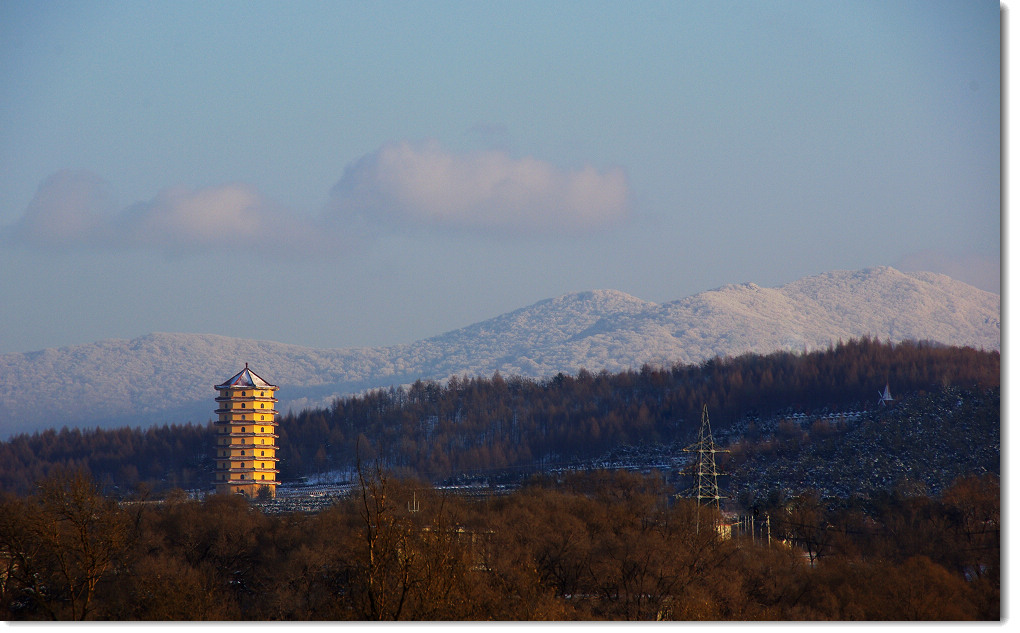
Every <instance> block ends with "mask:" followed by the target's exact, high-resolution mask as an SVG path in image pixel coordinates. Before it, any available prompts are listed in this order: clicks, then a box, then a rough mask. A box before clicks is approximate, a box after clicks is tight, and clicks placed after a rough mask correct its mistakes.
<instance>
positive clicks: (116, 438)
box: [0, 338, 1000, 497]
mask: <svg viewBox="0 0 1020 633" xmlns="http://www.w3.org/2000/svg"><path fill="white" fill-rule="evenodd" d="M999 376H1000V359H999V353H998V352H994V351H991V352H989V351H983V350H974V349H971V348H957V347H946V346H942V345H938V344H935V343H930V342H923V341H922V342H917V341H908V342H901V343H897V344H893V343H889V342H882V341H879V340H877V339H873V338H863V339H855V340H851V341H846V342H839V343H838V344H835V345H833V346H831V347H829V348H828V349H827V350H821V351H816V352H809V353H789V352H777V353H773V354H768V355H757V354H747V355H743V356H740V357H736V358H717V359H713V360H709V361H707V362H704V363H701V364H698V365H680V364H677V365H674V366H672V367H657V368H656V367H651V366H644V367H642V368H640V369H635V370H632V371H627V372H621V373H614V374H609V373H607V372H598V373H593V372H590V371H586V370H580V371H579V372H578V373H577V374H576V375H566V374H559V375H556V376H554V377H551V378H548V379H543V380H533V379H525V378H521V377H517V376H507V377H504V376H501V375H499V374H498V373H497V374H494V375H493V376H491V377H469V376H463V377H453V378H451V379H450V380H449V381H447V382H444V383H439V382H434V381H417V382H415V383H414V384H412V385H409V386H401V387H392V388H389V389H380V390H376V391H371V392H368V393H364V394H360V395H354V396H348V397H343V398H337V399H336V400H335V401H334V402H333V404H332V406H330V407H328V408H322V409H309V410H304V411H297V412H287V413H286V414H284V415H282V416H281V417H280V419H279V429H278V433H279V436H280V437H279V440H278V444H279V446H280V450H279V456H280V458H281V461H280V463H279V469H280V479H281V480H282V481H283V482H293V481H297V480H298V479H300V478H302V477H308V476H315V475H317V474H320V473H327V472H336V471H346V472H351V471H352V470H353V468H354V465H355V462H356V459H357V454H358V452H359V451H360V453H361V456H362V457H363V458H364V459H369V460H373V461H375V462H378V463H380V464H382V465H383V466H384V467H385V468H386V469H387V470H388V471H390V472H393V473H395V474H397V475H398V476H400V477H405V478H414V479H421V480H424V481H429V482H433V483H436V482H440V481H443V480H444V479H447V478H450V477H453V476H463V475H492V474H497V473H505V472H517V473H524V474H530V473H538V472H542V471H545V470H548V469H549V467H550V466H552V465H556V464H564V463H568V462H571V461H577V460H586V459H592V458H596V457H598V456H600V455H604V454H606V453H607V452H609V451H612V450H616V449H617V448H619V447H621V446H627V445H648V444H680V443H689V442H690V440H691V439H692V438H693V436H694V434H695V433H696V432H697V429H698V425H699V422H700V412H701V410H702V407H703V406H705V405H707V406H708V407H709V410H710V411H711V413H712V423H713V429H714V430H716V431H719V432H721V433H726V432H727V431H728V430H729V429H731V428H734V427H736V426H740V425H745V426H746V420H747V419H748V418H749V417H750V418H754V417H758V418H760V417H762V416H767V415H775V414H779V413H783V412H786V413H793V412H798V411H802V412H811V411H825V410H827V411H845V410H856V409H870V408H873V407H874V406H875V397H876V393H877V391H878V390H880V389H882V388H883V387H884V385H886V384H887V383H888V384H891V385H892V387H893V389H894V390H895V391H896V392H897V393H899V394H911V393H919V392H920V393H923V392H926V391H928V392H935V391H938V390H940V389H944V388H946V387H947V386H956V387H963V388H967V389H977V390H981V389H989V388H995V389H997V388H998V386H999ZM213 407H214V404H213V402H212V397H210V414H211V412H212V409H213ZM210 417H211V415H210ZM996 424H997V420H996ZM58 428H59V429H60V430H57V429H58ZM212 445H213V429H212V425H211V423H208V424H204V425H203V424H190V423H189V424H168V425H163V426H158V427H151V428H146V429H142V428H121V429H114V430H104V429H99V428H96V429H86V430H81V429H68V428H66V427H63V428H61V425H60V421H59V420H54V425H53V428H52V429H50V430H46V431H43V432H37V433H33V434H31V435H28V434H23V435H18V436H15V437H12V438H11V439H9V440H7V441H4V442H0V490H5V491H9V492H12V493H16V494H21V495H26V494H30V493H31V492H32V491H33V490H34V489H35V485H36V482H38V481H40V480H42V479H44V478H46V477H47V476H49V475H50V474H51V473H53V472H56V471H58V470H66V469H84V470H86V471H87V472H89V473H90V474H91V475H92V477H93V478H94V479H95V481H96V482H97V484H98V485H99V486H100V487H101V489H102V490H103V491H104V493H105V494H109V495H112V496H115V497H126V496H130V495H132V494H134V492H135V491H136V490H137V489H139V487H142V488H145V489H150V490H154V491H156V492H160V491H168V490H172V489H176V488H181V489H207V488H209V487H210V486H211V482H212V476H213V460H212V448H211V447H212Z"/></svg>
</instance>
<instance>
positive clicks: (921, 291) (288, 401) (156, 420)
mask: <svg viewBox="0 0 1020 633" xmlns="http://www.w3.org/2000/svg"><path fill="white" fill-rule="evenodd" d="M999 315H1000V297H999V295H997V294H993V293H989V292H985V291H983V290H979V289H977V288H974V287H972V286H969V285H967V284H965V283H962V282H959V281H956V280H954V279H951V278H949V277H946V276H944V275H938V274H934V273H902V272H899V271H897V270H894V269H892V268H888V267H882V268H872V269H868V270H862V271H839V272H831V273H826V274H822V275H817V276H813V277H807V278H805V279H801V280H799V281H795V282H793V283H790V284H787V285H785V286H782V287H779V288H763V287H760V286H757V285H755V284H753V283H745V284H740V285H729V286H724V287H722V288H718V289H716V290H710V291H707V292H702V293H699V294H696V295H693V296H690V297H686V298H684V299H680V300H677V301H672V302H669V303H665V304H656V303H651V302H648V301H643V300H641V299H637V298H635V297H632V296H630V295H627V294H625V293H622V292H617V291H615V290H595V291H590V292H581V293H576V294H569V295H564V296H562V297H558V298H555V299H547V300H545V301H540V302H538V303H536V304H534V305H531V306H528V307H525V308H521V309H519V310H515V311H513V312H509V313H507V314H503V315H500V316H498V317H495V318H493V319H489V320H487V321H483V322H481V323H477V324H475V325H470V326H467V327H464V328H461V329H458V330H454V331H451V332H447V333H445V334H441V335H439V336H435V337H432V338H428V339H424V340H421V341H418V342H415V343H410V344H406V345H395V346H390V347H377V348H347V349H331V350H322V349H313V348H308V347H300V346H297V345H287V344H283V343H273V342H268V341H254V340H248V339H239V338H230V337H225V336H214V335H207V334H158V333H157V334H149V335H147V336H143V337H140V338H137V339H133V340H129V341H128V340H105V341H99V342H97V343H92V344H87V345H75V346H70V347H64V348H60V349H47V350H43V351H39V352H30V353H24V354H4V355H0V439H4V438H6V437H9V436H10V435H12V434H16V433H21V432H31V431H33V430H36V429H40V428H51V427H55V428H60V427H62V426H68V427H74V426H91V427H94V426H104V427H111V426H141V427H145V426H149V425H152V424H163V423H181V422H187V421H193V422H204V421H205V420H208V419H211V418H212V410H213V408H214V403H213V397H214V396H215V393H214V391H213V388H212V386H213V385H215V384H217V383H219V382H221V381H222V380H224V379H226V378H229V377H230V376H231V375H233V374H234V373H236V372H237V371H238V369H240V368H241V367H243V363H245V362H247V363H249V364H250V365H251V366H252V367H253V368H254V369H255V370H256V371H257V372H258V373H259V374H260V375H262V376H264V377H265V378H267V379H268V380H270V381H271V382H273V383H274V384H277V385H279V386H280V392H279V396H280V398H281V402H280V405H279V409H280V410H281V411H283V412H286V411H287V410H288V409H293V410H298V409H301V408H303V407H305V406H312V405H322V404H324V403H326V402H328V401H329V400H330V399H331V398H332V397H334V396H336V395H344V394H350V393H356V392H358V391H362V390H365V389H369V388H374V387H386V386H389V385H396V384H407V383H411V382H413V381H414V380H416V379H418V378H422V379H436V380H442V379H445V378H448V377H449V376H451V375H465V374H466V375H469V376H476V375H483V376H489V375H492V373H493V372H495V371H499V372H500V373H502V374H504V375H514V374H516V375H523V376H528V377H544V376H551V375H554V374H556V373H557V372H565V373H575V372H576V371H577V370H578V369H580V368H582V367H583V368H586V369H589V370H591V371H598V370H601V369H606V370H608V371H621V370H625V369H629V368H639V367H641V366H642V365H644V364H646V363H647V364H653V365H671V364H673V363H676V362H683V363H696V362H701V361H703V360H707V359H709V358H712V357H715V356H726V355H730V356H735V355H739V354H742V353H745V352H761V353H767V352H771V351H776V350H792V351H805V350H812V349H817V348H820V347H826V346H828V345H829V344H830V343H834V342H836V341H838V340H840V339H842V340H848V339H851V338H856V337H861V336H864V335H871V336H875V337H878V338H879V339H881V340H886V339H889V340H892V341H901V340H908V339H915V340H922V339H927V340H933V341H938V342H941V343H946V344H950V345H969V346H972V347H975V348H983V349H987V350H998V349H999V348H1000V340H1001V333H1000V327H1001V326H1000V322H999Z"/></svg>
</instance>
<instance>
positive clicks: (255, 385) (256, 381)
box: [215, 363, 276, 389]
mask: <svg viewBox="0 0 1020 633" xmlns="http://www.w3.org/2000/svg"><path fill="white" fill-rule="evenodd" d="M231 387H251V388H252V389H276V385H271V384H269V383H268V382H266V381H265V380H264V379H263V378H262V377H261V376H259V375H258V374H256V373H255V372H253V371H252V370H250V369H248V363H245V364H244V369H242V370H241V371H239V372H237V373H236V374H234V376H233V377H232V378H231V379H230V380H228V381H227V382H225V383H223V384H222V385H216V387H215V389H228V388H231Z"/></svg>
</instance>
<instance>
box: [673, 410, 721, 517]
mask: <svg viewBox="0 0 1020 633" xmlns="http://www.w3.org/2000/svg"><path fill="white" fill-rule="evenodd" d="M683 450H684V452H685V453H697V457H696V458H695V462H694V466H693V468H692V469H691V470H692V474H693V475H694V487H693V488H691V490H690V494H689V495H688V496H689V497H691V498H692V499H695V500H697V503H698V512H697V516H696V518H695V524H694V529H695V531H697V529H698V522H699V519H700V515H701V512H700V510H701V506H702V505H703V504H704V505H714V506H715V510H716V512H717V513H718V512H719V500H720V499H723V498H724V497H723V496H722V495H720V494H719V475H721V474H723V473H720V472H719V469H718V468H716V465H715V454H716V453H728V452H729V451H728V450H726V449H724V448H719V447H718V446H716V445H715V440H713V439H712V426H711V424H709V422H708V405H707V404H706V405H705V406H704V408H703V409H702V410H701V430H700V431H699V432H698V441H697V442H695V443H694V444H691V445H690V446H688V447H687V448H685V449H683Z"/></svg>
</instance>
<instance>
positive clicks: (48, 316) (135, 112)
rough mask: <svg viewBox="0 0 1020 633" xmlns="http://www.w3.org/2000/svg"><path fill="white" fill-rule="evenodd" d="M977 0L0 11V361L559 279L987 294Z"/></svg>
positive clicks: (633, 286)
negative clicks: (863, 277)
mask: <svg viewBox="0 0 1020 633" xmlns="http://www.w3.org/2000/svg"><path fill="white" fill-rule="evenodd" d="M999 20H1000V13H999V4H998V3H997V2H987V1H981V2H973V1H971V2H964V1H957V2H939V1H931V0H925V1H919V2H904V1H888V0H882V1H876V2H865V1H849V2H817V1H805V2H782V1H770V2H754V1H743V2H732V3H727V2H719V1H715V0H713V1H706V2H677V1H675V0H672V1H666V2H643V1H638V2H626V3H624V2H567V1H564V2H524V1H513V2H495V1H493V2H374V3H360V2H357V3H356V2H290V3H281V2H213V3H208V2H171V3H143V2H123V3H120V2H88V1H85V2H34V1H29V2H21V1H12V0H0V77H3V80H2V81H0V165H2V166H3V169H0V353H3V352H22V351H31V350H36V349H42V348H46V347H57V346H63V345H69V344H76V343H86V342H92V341H95V340H99V339H103V338H132V337H135V336H139V335H142V334H146V333H148V332H151V331H169V332H203V333H215V334H224V335H228V336H238V337H245V338H260V339H269V340H275V341H281V342H287V343H295V344H301V345H310V346H316V347H353V346H374V345H384V344H393V343H401V342H410V341H413V340H416V339H419V338H423V337H426V336H431V335H434V334H439V333H441V332H444V331H447V330H450V329H454V328H457V327H460V326H463V325H467V324H470V323H473V322H476V321H480V320H482V319H485V318H489V317H492V316H496V315H497V314H500V313H502V312H506V311H508V310H512V309H515V308H518V307H521V306H524V305H527V304H530V303H533V302H535V301H539V300H541V299H545V298H548V297H553V296H557V295H560V294H564V293H567V292H574V291H581V290H590V289H595V288H613V289H617V290H621V291H624V292H627V293H630V294H632V295H635V296H637V297H640V298H642V299H646V300H650V301H657V302H662V301H669V300H673V299H678V298H681V297H683V296H686V295H689V294H694V293H696V292H700V291H703V290H707V289H710V288H714V287H718V286H720V285H723V284H726V283H739V282H744V281H753V282H755V283H758V284H760V285H766V286H775V285H781V284H783V283H787V282H789V281H793V280H795V279H798V278H800V277H803V276H806V275H811V274H816V273H821V272H825V271H829V270H836V269H859V268H867V267H872V266H880V265H891V266H894V267H897V268H899V269H901V270H934V271H936V272H945V273H947V274H950V275H951V276H954V277H956V278H958V279H961V280H963V281H967V282H969V283H972V284H974V285H977V286H979V287H982V288H985V289H988V290H996V289H997V288H998V286H999V262H1000V132H1001V131H1000V31H999Z"/></svg>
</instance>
